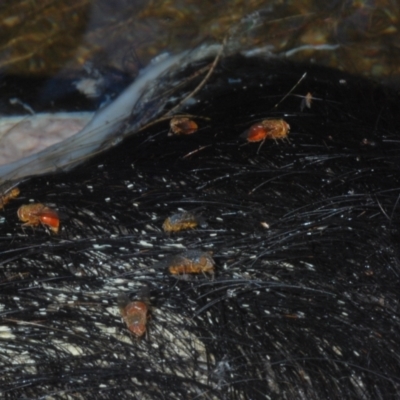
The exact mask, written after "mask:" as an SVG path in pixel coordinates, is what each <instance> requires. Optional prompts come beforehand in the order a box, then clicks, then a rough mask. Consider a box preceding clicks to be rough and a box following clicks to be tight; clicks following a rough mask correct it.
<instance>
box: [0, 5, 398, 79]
mask: <svg viewBox="0 0 400 400" xmlns="http://www.w3.org/2000/svg"><path fill="white" fill-rule="evenodd" d="M271 3H272V2H269V1H260V0H250V1H242V0H235V1H226V0H225V1H219V2H211V1H206V2H205V1H200V0H186V1H182V0H170V1H162V0H153V1H135V2H132V1H128V0H116V1H114V0H113V1H111V0H92V1H89V0H79V1H75V2H72V5H71V2H70V1H67V0H61V1H60V0H59V1H54V0H43V1H41V2H32V1H28V0H20V1H17V2H15V1H9V2H8V5H7V6H4V7H3V8H2V9H1V10H0V21H1V22H0V28H1V30H2V35H1V38H0V67H3V68H5V70H6V71H8V72H10V71H12V72H14V73H19V74H32V73H35V74H52V73H55V72H57V71H59V70H60V69H63V68H65V67H67V68H68V69H69V70H74V69H79V68H80V67H81V66H82V65H83V64H84V63H85V62H87V61H89V60H90V61H94V62H95V64H96V65H97V66H103V67H115V68H117V69H120V70H123V71H125V72H129V73H131V74H132V75H135V74H137V71H138V69H139V68H141V66H143V65H146V64H147V63H148V61H149V60H150V59H151V58H153V57H154V56H156V55H157V54H159V53H160V52H162V51H165V50H168V51H174V52H177V51H182V50H184V49H187V48H191V47H193V46H194V45H195V44H196V43H197V44H198V43H199V42H201V41H203V40H210V39H211V40H216V41H221V39H222V38H223V37H224V36H225V35H226V33H227V31H228V30H229V29H231V28H232V27H233V26H234V25H235V24H237V23H238V22H239V21H240V20H242V19H243V17H244V16H246V15H249V14H252V15H253V18H252V17H251V16H250V17H247V18H246V23H245V24H242V25H241V27H242V30H241V32H240V35H238V36H237V44H239V45H245V46H252V47H253V46H256V47H263V46H267V48H268V50H270V51H272V52H273V53H276V54H280V55H284V56H288V57H290V58H291V59H296V60H310V61H312V62H318V63H324V64H326V65H330V66H337V67H340V68H342V69H345V70H348V71H350V72H357V73H364V74H372V75H374V76H381V75H391V74H398V73H399V67H398V65H400V63H399V62H398V57H399V51H398V43H399V42H400V40H399V32H398V30H399V13H400V4H399V1H383V0H380V1H371V0H369V1H368V0H366V1H356V0H354V1H350V0H344V1H333V0H331V1H330V2H320V1H311V0H303V1H288V2H287V1H277V2H273V3H274V4H271ZM243 42H245V43H243ZM325 44H329V45H334V46H337V47H336V48H335V50H337V51H335V52H326V51H324V50H326V49H329V47H328V48H326V47H321V45H325Z"/></svg>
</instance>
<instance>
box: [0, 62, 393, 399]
mask: <svg viewBox="0 0 400 400" xmlns="http://www.w3.org/2000/svg"><path fill="white" fill-rule="evenodd" d="M197 67H199V66H198V65H194V66H192V68H197ZM187 73H189V72H187ZM305 73H306V75H305V76H304V74H305ZM303 76H304V77H303ZM302 77H303V79H301V78H302ZM296 85H297V86H296ZM293 88H294V89H293ZM292 89H293V90H292ZM307 94H311V97H310V96H309V97H308V98H311V99H312V101H311V103H310V102H308V103H307V104H306V106H305V103H304V100H305V98H306V96H307ZM399 100H400V98H399V95H398V93H397V92H396V91H394V90H391V89H390V88H388V87H384V86H381V85H378V84H376V83H374V82H371V81H369V80H367V79H364V78H359V77H356V76H351V75H348V74H345V73H342V72H340V71H338V70H333V69H329V68H323V67H318V66H312V65H306V64H293V63H288V62H285V61H281V60H280V61H278V60H267V59H264V58H262V57H245V56H243V55H235V56H230V57H226V58H223V59H222V60H221V61H220V63H219V64H218V66H217V68H216V69H215V71H214V72H213V74H212V75H211V78H210V80H209V81H208V82H207V83H206V85H205V86H204V87H203V88H202V90H200V91H199V92H198V93H197V94H196V95H195V96H194V98H193V99H192V100H191V101H189V102H187V106H186V107H185V108H184V109H183V110H182V113H183V114H190V115H192V116H193V117H191V118H193V119H194V120H195V121H196V122H197V123H198V125H199V130H198V131H197V132H196V133H194V134H192V135H180V136H176V135H173V136H168V131H169V126H168V121H161V122H159V123H157V124H155V125H153V126H151V127H149V128H148V129H146V130H144V131H142V132H140V133H139V134H137V135H135V136H133V137H132V138H129V139H126V140H125V141H124V142H123V143H122V144H120V145H118V146H116V147H115V148H112V149H110V150H109V151H108V152H106V153H105V154H102V155H100V156H96V157H95V158H93V159H92V160H90V161H88V162H86V163H85V164H84V165H82V166H79V167H77V168H75V169H74V170H72V171H70V172H67V173H65V172H58V173H54V174H52V175H47V176H42V177H34V178H31V179H29V180H27V181H25V182H24V183H22V184H21V185H20V190H21V195H20V197H19V198H17V199H15V200H13V201H12V202H10V203H9V204H7V205H6V207H5V209H4V211H3V212H2V220H1V224H0V246H1V247H0V248H1V251H0V263H1V272H0V276H1V278H0V318H1V332H0V365H1V366H2V368H1V370H2V374H1V376H0V392H1V393H2V395H3V396H4V398H5V399H28V398H29V399H36V398H37V399H47V398H53V399H65V398H67V399H86V398H93V397H96V398H98V399H115V398H119V399H203V398H204V399H371V400H372V399H396V398H399V397H400V378H399V376H400V320H399V310H398V308H399V283H400V281H399V249H400V233H399V222H400V221H399V217H400V214H399V211H398V210H399V204H398V203H399V195H400V183H399V179H400V141H399V139H400V137H399V132H400V114H399V112H398V106H399V104H400V102H399ZM177 114H178V113H177ZM268 118H269V119H283V120H285V121H286V122H287V123H288V124H289V125H290V133H289V134H288V136H287V138H286V139H283V140H272V139H267V140H265V142H264V143H262V145H261V146H260V143H248V142H246V140H244V139H243V138H241V135H242V134H243V132H245V131H246V130H248V129H249V127H250V126H252V125H253V124H255V123H258V122H260V121H262V120H265V119H268ZM30 201H34V202H40V203H44V204H46V205H48V206H49V207H52V208H54V209H57V210H58V211H59V214H60V220H61V230H60V233H59V234H58V235H55V234H52V233H51V232H49V231H48V230H47V229H46V227H45V226H39V227H36V228H32V227H29V226H26V227H21V223H20V222H19V221H18V218H17V209H18V207H20V206H21V205H22V204H26V203H28V202H30ZM179 211H190V212H192V211H193V212H195V213H197V214H198V215H201V217H202V218H203V219H204V220H205V221H206V222H207V226H206V227H198V228H196V229H192V230H188V231H181V232H174V233H171V234H167V233H165V232H164V231H163V230H162V224H163V222H164V220H165V219H166V218H167V217H169V216H171V215H173V214H174V213H176V212H179ZM188 250H201V251H207V252H211V253H212V257H213V259H214V260H215V263H216V266H215V275H214V276H213V277H212V276H208V275H207V274H198V275H192V276H188V277H176V276H172V275H170V273H169V272H168V269H167V265H166V261H165V260H167V259H168V257H170V256H173V255H176V254H180V253H182V252H185V251H188ZM211 253H210V254H211ZM143 291H146V293H148V295H146V296H147V300H146V301H147V302H148V304H149V308H150V315H149V320H148V326H147V334H146V336H145V337H143V338H139V339H138V338H135V337H133V336H132V334H131V333H130V332H129V330H128V328H127V327H126V326H125V324H124V322H123V321H122V319H121V316H120V312H119V309H118V296H121V294H123V295H127V296H129V297H130V298H131V299H132V300H133V299H139V300H140V298H141V296H142V295H141V293H143Z"/></svg>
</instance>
